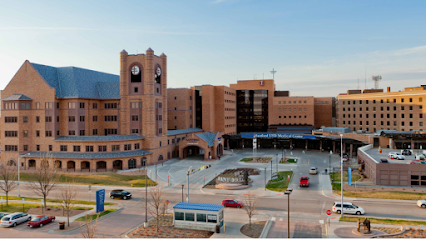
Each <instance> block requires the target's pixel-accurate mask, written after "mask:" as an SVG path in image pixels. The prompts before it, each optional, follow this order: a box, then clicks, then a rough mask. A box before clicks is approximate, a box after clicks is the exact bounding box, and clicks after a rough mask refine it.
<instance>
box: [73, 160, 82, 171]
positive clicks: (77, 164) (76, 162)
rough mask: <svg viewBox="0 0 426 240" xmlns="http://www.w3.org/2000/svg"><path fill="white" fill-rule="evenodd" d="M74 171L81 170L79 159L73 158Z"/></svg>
mask: <svg viewBox="0 0 426 240" xmlns="http://www.w3.org/2000/svg"><path fill="white" fill-rule="evenodd" d="M74 162H75V171H76V172H81V162H82V161H81V160H75V161H74Z"/></svg>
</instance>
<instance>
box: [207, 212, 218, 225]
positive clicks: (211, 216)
mask: <svg viewBox="0 0 426 240" xmlns="http://www.w3.org/2000/svg"><path fill="white" fill-rule="evenodd" d="M207 222H211V223H216V222H217V215H216V214H208V215H207Z"/></svg>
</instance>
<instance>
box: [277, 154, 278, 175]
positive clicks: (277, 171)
mask: <svg viewBox="0 0 426 240" xmlns="http://www.w3.org/2000/svg"><path fill="white" fill-rule="evenodd" d="M277 174H278V153H277Z"/></svg>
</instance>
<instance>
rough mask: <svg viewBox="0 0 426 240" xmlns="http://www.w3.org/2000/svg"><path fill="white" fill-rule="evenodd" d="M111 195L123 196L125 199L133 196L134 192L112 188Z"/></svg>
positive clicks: (114, 196) (112, 197)
mask: <svg viewBox="0 0 426 240" xmlns="http://www.w3.org/2000/svg"><path fill="white" fill-rule="evenodd" d="M109 197H110V198H111V199H114V198H122V199H124V200H127V199H130V198H132V194H131V193H129V192H127V191H124V190H112V191H111V193H110V194H109Z"/></svg>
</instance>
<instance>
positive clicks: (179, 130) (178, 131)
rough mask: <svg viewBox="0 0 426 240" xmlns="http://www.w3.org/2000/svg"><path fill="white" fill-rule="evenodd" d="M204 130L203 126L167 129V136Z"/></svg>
mask: <svg viewBox="0 0 426 240" xmlns="http://www.w3.org/2000/svg"><path fill="white" fill-rule="evenodd" d="M202 131H204V130H203V129H201V128H186V129H178V130H167V136H171V135H178V134H185V133H193V132H202Z"/></svg>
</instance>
